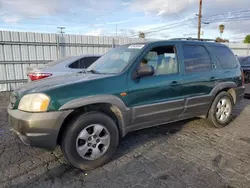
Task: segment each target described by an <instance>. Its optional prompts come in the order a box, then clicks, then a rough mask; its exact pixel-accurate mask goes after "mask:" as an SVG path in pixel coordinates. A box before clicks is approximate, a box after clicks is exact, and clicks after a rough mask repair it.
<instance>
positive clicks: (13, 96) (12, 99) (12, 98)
mask: <svg viewBox="0 0 250 188" xmlns="http://www.w3.org/2000/svg"><path fill="white" fill-rule="evenodd" d="M16 101H17V94H16V93H15V92H12V93H11V95H10V104H9V108H10V109H13V108H14V106H15V104H16Z"/></svg>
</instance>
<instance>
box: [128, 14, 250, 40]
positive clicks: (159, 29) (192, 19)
mask: <svg viewBox="0 0 250 188" xmlns="http://www.w3.org/2000/svg"><path fill="white" fill-rule="evenodd" d="M229 13H230V14H240V13H250V9H247V10H241V11H236V12H227V13H224V14H217V15H212V16H205V17H204V18H210V19H212V18H214V20H216V19H220V20H221V21H225V20H230V19H233V18H244V17H243V16H242V17H239V16H238V17H236V15H234V17H231V18H226V17H223V18H218V17H219V16H226V15H228V14H229ZM245 17H246V16H245ZM246 18H247V17H246ZM194 20H195V18H191V19H187V20H183V21H179V22H175V23H172V24H166V25H163V26H160V27H155V28H151V29H149V30H146V31H144V32H143V33H145V34H149V33H153V32H158V31H161V30H162V31H163V30H167V29H172V28H175V27H179V24H184V23H185V22H190V21H194ZM210 22H212V21H210ZM169 26H174V27H169ZM136 35H137V34H134V35H131V36H128V37H134V36H136Z"/></svg>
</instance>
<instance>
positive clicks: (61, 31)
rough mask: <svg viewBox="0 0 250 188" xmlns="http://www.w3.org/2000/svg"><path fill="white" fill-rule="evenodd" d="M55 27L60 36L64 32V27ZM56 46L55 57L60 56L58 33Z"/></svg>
mask: <svg viewBox="0 0 250 188" xmlns="http://www.w3.org/2000/svg"><path fill="white" fill-rule="evenodd" d="M57 29H59V31H58V33H60V34H61V37H62V36H63V34H64V33H65V32H64V31H63V29H65V27H57ZM56 47H57V58H59V57H62V53H61V50H60V35H57V41H56Z"/></svg>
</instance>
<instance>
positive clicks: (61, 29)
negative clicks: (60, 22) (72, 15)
mask: <svg viewBox="0 0 250 188" xmlns="http://www.w3.org/2000/svg"><path fill="white" fill-rule="evenodd" d="M57 28H58V29H59V30H60V31H58V33H60V34H61V35H63V33H65V32H64V31H63V29H65V27H57Z"/></svg>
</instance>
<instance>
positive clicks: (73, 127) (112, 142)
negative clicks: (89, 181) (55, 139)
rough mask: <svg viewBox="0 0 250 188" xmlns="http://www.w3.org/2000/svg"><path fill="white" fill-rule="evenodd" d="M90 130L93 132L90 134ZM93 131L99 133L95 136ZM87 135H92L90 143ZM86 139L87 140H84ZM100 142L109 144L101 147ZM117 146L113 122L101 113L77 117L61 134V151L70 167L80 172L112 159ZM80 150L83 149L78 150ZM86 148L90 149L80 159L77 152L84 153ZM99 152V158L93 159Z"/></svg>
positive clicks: (117, 141)
mask: <svg viewBox="0 0 250 188" xmlns="http://www.w3.org/2000/svg"><path fill="white" fill-rule="evenodd" d="M100 127H103V130H102V132H100V131H99V129H100ZM91 130H93V132H92V133H91ZM94 130H95V131H96V132H98V131H99V132H100V133H99V134H98V133H97V134H95V132H94ZM100 130H101V129H100ZM86 131H87V132H86ZM103 131H104V132H103ZM89 132H90V133H89ZM80 133H81V134H80ZM79 134H80V135H79ZM108 134H109V142H108V139H107V138H108V137H106V136H107V135H108ZM86 135H87V136H86ZM89 135H92V140H91V141H89V139H90V138H89ZM102 135H104V136H102ZM94 136H96V138H94ZM101 136H102V137H101ZM78 137H79V138H78ZM82 137H84V139H82ZM87 137H88V138H89V139H85V138H87ZM98 138H100V139H99V143H97V141H98ZM103 138H104V139H103ZM100 140H101V141H100ZM102 142H103V143H109V144H106V145H108V146H106V147H105V145H104V146H102V145H101V144H102ZM95 143H96V146H95ZM81 144H82V145H81ZM118 144H119V131H118V128H117V125H116V124H115V122H114V121H113V120H112V119H111V118H110V117H109V116H107V115H105V114H103V113H99V112H90V113H87V114H83V115H81V116H79V117H78V118H77V119H76V120H75V121H73V122H72V123H70V124H69V125H68V127H67V129H66V130H65V131H64V133H63V137H62V141H61V150H62V152H63V154H64V156H65V158H66V159H67V160H68V162H69V163H70V164H71V165H72V166H74V167H76V168H79V169H81V170H91V169H95V168H97V167H99V166H102V165H104V164H105V163H107V162H108V161H109V160H110V159H111V158H112V156H113V154H114V152H115V151H116V148H117V146H118ZM89 145H91V146H89ZM94 146H95V148H94ZM77 148H78V149H77ZM80 148H84V149H82V150H80ZM86 148H91V149H88V150H87V153H86V154H85V155H84V154H82V156H83V157H82V156H81V155H80V154H79V152H78V151H80V153H85V151H86ZM99 148H100V149H99ZM98 150H99V151H98ZM105 150H106V151H105ZM82 151H83V152H82ZM94 151H98V152H94ZM101 151H102V152H103V154H102V155H101V156H100V157H98V158H95V157H96V156H98V155H99V153H102V152H101ZM104 151H105V152H104ZM96 153H97V154H96ZM95 154H96V155H95ZM92 157H93V158H92Z"/></svg>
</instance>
